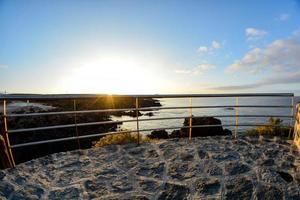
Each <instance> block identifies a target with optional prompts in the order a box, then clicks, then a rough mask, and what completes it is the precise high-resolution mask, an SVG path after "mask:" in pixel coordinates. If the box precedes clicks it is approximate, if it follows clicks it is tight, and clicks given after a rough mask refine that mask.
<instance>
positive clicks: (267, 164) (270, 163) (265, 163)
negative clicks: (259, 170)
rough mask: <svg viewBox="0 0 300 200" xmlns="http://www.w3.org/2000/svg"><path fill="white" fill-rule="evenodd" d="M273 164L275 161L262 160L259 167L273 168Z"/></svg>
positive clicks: (270, 159)
mask: <svg viewBox="0 0 300 200" xmlns="http://www.w3.org/2000/svg"><path fill="white" fill-rule="evenodd" d="M274 164H275V161H274V160H273V159H272V158H269V159H267V160H263V161H262V162H261V165H263V166H273V165H274Z"/></svg>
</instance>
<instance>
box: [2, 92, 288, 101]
mask: <svg viewBox="0 0 300 200" xmlns="http://www.w3.org/2000/svg"><path fill="white" fill-rule="evenodd" d="M109 96H113V97H133V98H189V97H292V96H294V94H293V93H235V94H152V95H151V94H145V95H107V94H68V95H62V94H51V95H49V94H48V95H42V94H41V95H36V94H31V95H26V94H24V95H21V94H2V95H0V100H51V99H52V100H58V99H86V98H100V97H109Z"/></svg>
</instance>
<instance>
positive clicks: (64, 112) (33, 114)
mask: <svg viewBox="0 0 300 200" xmlns="http://www.w3.org/2000/svg"><path fill="white" fill-rule="evenodd" d="M134 110H135V108H120V109H103V110H81V111H59V112H42V113H24V114H8V115H6V117H29V116H45V115H68V114H85V113H106V112H120V111H134Z"/></svg>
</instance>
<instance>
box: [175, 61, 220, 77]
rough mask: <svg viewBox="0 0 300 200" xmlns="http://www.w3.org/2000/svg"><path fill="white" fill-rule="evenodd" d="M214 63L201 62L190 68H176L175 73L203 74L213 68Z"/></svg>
mask: <svg viewBox="0 0 300 200" xmlns="http://www.w3.org/2000/svg"><path fill="white" fill-rule="evenodd" d="M214 68H215V65H214V64H210V63H203V64H200V65H198V66H197V67H195V68H192V69H178V70H175V73H177V74H189V75H198V74H203V73H204V72H206V71H208V70H211V69H214Z"/></svg>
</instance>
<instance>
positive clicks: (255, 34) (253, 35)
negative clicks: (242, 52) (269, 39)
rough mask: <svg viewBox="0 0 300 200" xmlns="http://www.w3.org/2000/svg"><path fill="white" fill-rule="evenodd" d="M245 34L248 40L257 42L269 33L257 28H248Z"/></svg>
mask: <svg viewBox="0 0 300 200" xmlns="http://www.w3.org/2000/svg"><path fill="white" fill-rule="evenodd" d="M245 34H246V37H247V39H248V40H256V39H260V38H262V37H264V36H265V35H267V34H268V32H267V31H264V30H259V29H256V28H246V30H245Z"/></svg>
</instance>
